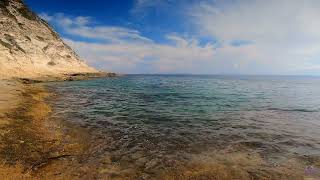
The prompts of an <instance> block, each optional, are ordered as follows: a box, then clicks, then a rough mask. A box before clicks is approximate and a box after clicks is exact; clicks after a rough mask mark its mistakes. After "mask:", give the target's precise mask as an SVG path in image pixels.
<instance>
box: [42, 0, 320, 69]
mask: <svg viewBox="0 0 320 180" xmlns="http://www.w3.org/2000/svg"><path fill="white" fill-rule="evenodd" d="M164 2H166V1H161V0H159V1H149V0H137V1H136V3H137V4H136V6H135V11H138V10H139V11H140V10H141V11H142V10H143V9H144V8H149V7H157V6H159V5H161V3H164ZM185 7H189V9H188V11H186V9H184V10H183V11H185V12H187V14H186V18H185V20H186V21H190V22H189V23H190V24H192V25H194V27H195V29H196V30H197V32H198V34H195V35H194V36H185V35H184V36H182V35H179V34H177V33H172V34H164V35H163V36H164V37H165V38H166V39H167V42H166V43H157V42H155V41H153V40H151V39H149V38H147V37H145V36H143V35H142V34H141V33H140V32H139V31H137V30H134V29H129V28H125V27H116V26H105V25H104V26H101V25H97V24H95V23H93V22H92V21H93V19H92V18H90V17H82V16H80V17H70V16H67V15H65V14H61V13H60V14H54V15H48V14H42V15H41V17H43V18H44V19H47V20H48V21H50V22H51V23H55V24H56V25H57V26H59V27H60V28H62V29H63V31H64V33H65V34H70V35H73V36H79V37H81V38H87V39H89V40H90V41H81V40H80V39H79V38H76V39H74V38H73V39H67V38H66V41H67V43H69V44H70V45H71V46H72V47H74V48H75V49H76V50H77V51H78V53H79V54H80V55H81V56H82V57H83V58H84V59H86V60H87V61H89V63H91V64H93V65H95V66H97V67H98V68H101V69H106V70H111V71H116V72H123V73H212V74H216V73H243V74H311V73H317V71H319V72H320V61H319V58H320V21H318V17H320V11H318V9H320V1H316V0H306V1H299V0H277V1H276V0H270V1H260V0H245V1H240V0H235V1H214V0H212V1H201V2H200V3H199V2H198V3H194V4H189V5H188V6H184V8H185ZM178 10H179V9H178V7H177V11H178ZM180 10H181V9H180ZM181 11H182V10H181ZM199 37H210V38H213V39H215V40H216V41H217V43H207V44H203V43H200V42H199ZM235 41H236V42H240V45H239V46H233V45H232V42H235ZM241 42H245V43H243V44H241ZM248 42H249V43H248ZM318 74H319V73H318Z"/></svg>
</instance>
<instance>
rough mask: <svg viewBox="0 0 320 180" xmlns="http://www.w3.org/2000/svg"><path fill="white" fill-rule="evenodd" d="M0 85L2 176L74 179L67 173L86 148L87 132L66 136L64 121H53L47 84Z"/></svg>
mask: <svg viewBox="0 0 320 180" xmlns="http://www.w3.org/2000/svg"><path fill="white" fill-rule="evenodd" d="M0 83H1V87H2V88H1V90H0V95H1V99H0V141H1V146H0V162H1V164H0V177H10V179H11V178H21V179H29V178H30V179H33V178H44V177H45V178H61V177H63V178H66V177H73V176H74V175H72V174H69V172H67V170H70V168H69V167H70V166H71V167H72V166H75V165H77V164H78V161H77V160H78V156H80V155H81V154H82V153H83V152H84V149H85V148H87V144H85V142H84V141H83V140H81V139H83V138H84V137H85V136H86V135H85V133H79V132H80V131H77V129H73V131H77V132H76V133H75V132H73V133H72V132H71V133H66V132H65V127H64V125H63V124H62V122H59V121H58V120H55V119H52V118H51V113H52V109H51V107H50V105H49V104H48V102H47V99H48V98H49V97H50V96H52V94H50V93H49V92H48V90H47V89H46V88H45V85H43V84H34V83H32V84H24V83H21V82H17V81H12V80H11V81H8V80H1V81H0ZM80 136H81V137H80ZM59 175H61V176H59Z"/></svg>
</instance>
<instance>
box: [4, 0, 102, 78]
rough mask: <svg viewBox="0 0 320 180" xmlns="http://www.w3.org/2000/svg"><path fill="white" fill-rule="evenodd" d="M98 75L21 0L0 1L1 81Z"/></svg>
mask: <svg viewBox="0 0 320 180" xmlns="http://www.w3.org/2000/svg"><path fill="white" fill-rule="evenodd" d="M97 72H98V71H97V70H95V69H94V68H91V67H89V66H88V65H87V64H86V63H85V62H84V61H83V60H81V59H80V58H79V56H78V55H77V54H76V53H75V52H74V51H73V50H72V49H71V48H70V47H69V46H68V45H66V44H65V43H64V42H63V40H62V39H61V38H60V37H59V35H58V34H57V33H56V32H55V31H54V30H53V29H52V28H51V27H50V26H49V24H48V23H47V22H46V21H44V20H43V19H41V18H40V17H38V16H37V15H36V14H35V13H33V12H32V11H31V10H30V9H29V8H28V7H27V6H26V5H25V4H24V2H23V1H22V0H0V79H3V78H12V77H17V78H33V77H42V76H60V75H64V74H75V73H97Z"/></svg>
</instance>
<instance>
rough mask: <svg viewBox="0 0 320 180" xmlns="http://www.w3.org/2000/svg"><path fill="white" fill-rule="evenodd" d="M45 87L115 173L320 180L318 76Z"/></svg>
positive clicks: (173, 78)
mask: <svg viewBox="0 0 320 180" xmlns="http://www.w3.org/2000/svg"><path fill="white" fill-rule="evenodd" d="M47 86H48V88H49V89H50V90H51V91H52V92H54V93H55V94H56V96H57V98H56V99H55V100H54V101H52V102H51V104H52V107H53V109H54V113H53V116H54V117H56V118H60V119H63V120H64V121H65V122H68V123H69V124H72V126H77V127H79V128H82V129H84V130H85V131H87V132H88V133H89V136H90V140H89V144H90V146H91V147H92V148H91V151H90V153H89V154H88V155H87V156H88V158H90V159H91V161H94V162H96V163H95V164H100V165H97V166H110V167H111V166H112V167H114V166H117V170H115V171H116V172H113V173H114V174H113V175H115V176H117V173H118V175H119V176H121V174H123V173H128V172H130V173H133V174H135V175H136V177H140V178H142V179H150V178H156V179H157V178H159V179H161V178H164V179H165V178H166V177H180V178H181V179H188V178H189V179H197V178H198V179H201V178H202V179H210V178H212V179H220V178H221V179H224V178H225V179H228V178H230V179H233V178H239V179H241V178H243V179H246V178H248V179H263V178H266V179H268V178H269V179H281V178H283V179H286V178H287V179H295V178H296V179H303V178H311V179H312V178H313V179H318V178H320V169H319V168H320V77H313V76H251V75H123V76H119V77H113V78H100V79H93V80H88V81H72V82H58V83H49V84H48V85H47ZM105 157H110V161H108V162H107V163H104V164H103V163H102V162H101V159H105ZM106 164H107V165H106ZM121 172H123V173H121ZM130 173H129V174H128V176H130ZM219 177H220V178H219ZM169 179H170V178H169ZM173 179H175V178H173ZM177 179H179V178H177Z"/></svg>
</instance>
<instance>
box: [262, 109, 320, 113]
mask: <svg viewBox="0 0 320 180" xmlns="http://www.w3.org/2000/svg"><path fill="white" fill-rule="evenodd" d="M268 110H271V111H290V112H319V109H300V108H292V109H288V108H268Z"/></svg>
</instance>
